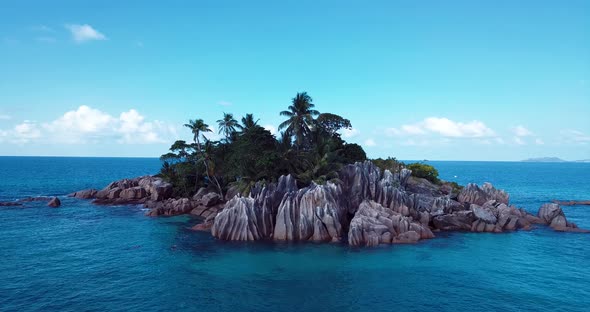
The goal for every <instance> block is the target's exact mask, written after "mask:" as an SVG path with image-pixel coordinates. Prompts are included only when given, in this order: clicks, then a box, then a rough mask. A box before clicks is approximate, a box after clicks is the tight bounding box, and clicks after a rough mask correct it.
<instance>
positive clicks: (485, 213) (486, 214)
mask: <svg viewBox="0 0 590 312" xmlns="http://www.w3.org/2000/svg"><path fill="white" fill-rule="evenodd" d="M471 211H473V215H474V216H475V218H476V219H478V220H481V221H483V222H485V223H487V224H496V222H498V219H497V218H496V215H495V214H494V211H492V209H491V208H490V206H489V205H484V207H482V206H478V205H476V204H471Z"/></svg>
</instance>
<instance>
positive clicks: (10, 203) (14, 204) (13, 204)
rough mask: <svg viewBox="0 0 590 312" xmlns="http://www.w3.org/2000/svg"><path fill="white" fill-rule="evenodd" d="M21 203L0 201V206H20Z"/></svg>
mask: <svg viewBox="0 0 590 312" xmlns="http://www.w3.org/2000/svg"><path fill="white" fill-rule="evenodd" d="M22 205H23V204H21V203H17V202H0V207H15V206H22Z"/></svg>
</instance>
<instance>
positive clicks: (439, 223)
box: [432, 210, 475, 231]
mask: <svg viewBox="0 0 590 312" xmlns="http://www.w3.org/2000/svg"><path fill="white" fill-rule="evenodd" d="M474 221H475V215H474V214H473V211H471V210H464V211H457V212H453V213H450V214H444V215H439V216H436V217H434V218H433V219H432V223H433V225H434V228H436V229H438V230H442V231H471V226H472V224H473V222H474Z"/></svg>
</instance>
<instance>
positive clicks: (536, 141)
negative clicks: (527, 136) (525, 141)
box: [535, 138, 545, 145]
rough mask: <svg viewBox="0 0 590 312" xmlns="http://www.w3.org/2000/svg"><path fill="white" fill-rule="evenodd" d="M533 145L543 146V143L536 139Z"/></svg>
mask: <svg viewBox="0 0 590 312" xmlns="http://www.w3.org/2000/svg"><path fill="white" fill-rule="evenodd" d="M535 144H537V145H543V144H545V142H544V141H543V140H541V139H539V138H537V139H536V140H535Z"/></svg>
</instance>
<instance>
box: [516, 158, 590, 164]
mask: <svg viewBox="0 0 590 312" xmlns="http://www.w3.org/2000/svg"><path fill="white" fill-rule="evenodd" d="M521 161H522V162H551V163H556V162H582V163H587V162H590V159H581V160H574V161H569V160H563V159H561V158H559V157H537V158H529V159H525V160H521Z"/></svg>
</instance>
